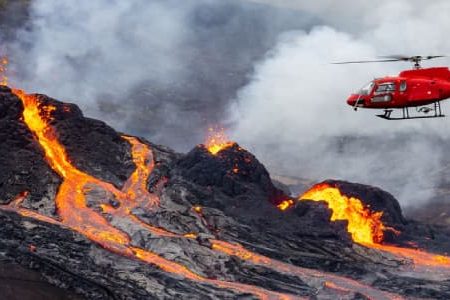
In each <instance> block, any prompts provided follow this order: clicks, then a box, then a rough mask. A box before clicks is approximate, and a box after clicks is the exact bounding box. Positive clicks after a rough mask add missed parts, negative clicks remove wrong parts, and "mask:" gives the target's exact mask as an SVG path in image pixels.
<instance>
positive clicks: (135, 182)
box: [122, 136, 159, 210]
mask: <svg viewBox="0 0 450 300" xmlns="http://www.w3.org/2000/svg"><path fill="white" fill-rule="evenodd" d="M122 138H123V139H125V140H127V141H128V143H130V145H131V153H132V157H133V162H134V164H135V165H136V169H135V171H134V172H133V173H132V174H131V176H130V178H128V180H127V182H125V184H124V186H123V188H122V192H124V193H125V194H126V195H127V196H128V197H127V199H132V200H133V201H132V203H130V201H127V204H128V208H129V209H130V210H131V209H132V208H134V207H137V206H139V207H146V208H150V207H155V206H158V205H159V198H158V197H157V196H156V195H154V194H151V193H149V192H148V189H147V179H148V178H149V176H150V174H151V173H152V171H153V168H154V167H155V163H154V160H153V154H152V151H150V149H149V148H148V146H147V145H145V144H143V143H141V142H139V140H138V139H137V138H135V137H130V136H122Z"/></svg>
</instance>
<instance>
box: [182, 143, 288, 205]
mask: <svg viewBox="0 0 450 300" xmlns="http://www.w3.org/2000/svg"><path fill="white" fill-rule="evenodd" d="M176 167H177V168H179V169H180V170H181V175H182V176H184V177H186V178H189V179H190V180H191V181H192V182H194V183H196V184H198V185H201V186H204V187H208V186H214V187H216V188H219V189H220V191H222V192H223V193H224V194H226V195H227V196H230V197H238V196H242V195H245V194H248V193H253V192H254V190H260V191H261V192H262V197H264V198H266V199H267V200H268V201H269V202H271V203H273V204H274V205H278V204H279V203H280V202H282V201H283V200H286V199H289V198H290V197H289V196H287V195H286V194H285V193H284V192H283V191H281V190H280V189H278V188H276V187H275V186H274V184H273V183H272V180H271V179H270V175H269V172H267V170H266V168H265V167H264V166H263V165H262V164H261V163H260V162H259V161H258V160H257V159H256V157H255V156H254V155H253V154H251V153H250V152H248V151H246V150H245V149H243V148H241V147H240V146H239V145H238V144H236V143H235V144H233V145H232V146H231V147H227V148H225V149H223V150H221V151H220V152H218V153H217V154H216V155H213V154H211V153H210V152H209V151H208V149H206V148H205V146H204V145H199V146H197V147H195V148H194V149H192V150H191V151H190V152H189V153H188V154H186V155H185V156H183V157H182V158H181V159H180V160H179V161H178V162H177V166H176Z"/></svg>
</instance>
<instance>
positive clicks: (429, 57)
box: [423, 55, 447, 59]
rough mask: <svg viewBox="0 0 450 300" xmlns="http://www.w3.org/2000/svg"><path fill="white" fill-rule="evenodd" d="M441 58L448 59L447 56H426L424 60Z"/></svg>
mask: <svg viewBox="0 0 450 300" xmlns="http://www.w3.org/2000/svg"><path fill="white" fill-rule="evenodd" d="M439 57H447V55H429V56H425V57H424V58H423V59H433V58H439Z"/></svg>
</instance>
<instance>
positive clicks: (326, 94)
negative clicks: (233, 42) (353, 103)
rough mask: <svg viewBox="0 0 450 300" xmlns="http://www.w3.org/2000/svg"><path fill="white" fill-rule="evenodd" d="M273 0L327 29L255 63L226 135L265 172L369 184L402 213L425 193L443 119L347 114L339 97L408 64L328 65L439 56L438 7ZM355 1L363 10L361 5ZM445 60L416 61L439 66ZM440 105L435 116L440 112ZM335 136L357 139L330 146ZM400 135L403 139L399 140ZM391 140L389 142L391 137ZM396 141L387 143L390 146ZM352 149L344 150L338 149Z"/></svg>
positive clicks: (286, 41) (444, 20) (445, 45)
mask: <svg viewBox="0 0 450 300" xmlns="http://www.w3.org/2000/svg"><path fill="white" fill-rule="evenodd" d="M303 2H304V1H281V2H280V4H282V5H288V6H290V7H295V8H298V9H306V10H309V11H312V12H314V13H316V14H317V15H318V16H319V17H320V18H321V19H322V20H329V25H328V26H319V27H315V28H314V29H313V30H311V31H308V32H304V31H296V32H290V33H288V34H285V35H284V37H283V38H282V39H280V42H279V45H278V47H277V48H276V49H274V50H273V51H272V52H271V53H269V54H268V55H267V58H266V59H265V60H264V61H263V62H261V63H260V64H259V65H258V66H257V68H256V71H255V73H254V76H253V81H252V83H251V84H250V85H248V86H247V87H245V88H244V89H242V90H241V91H240V93H239V96H238V99H237V101H236V103H235V105H233V106H232V108H231V109H230V111H231V113H230V115H231V120H232V122H233V123H234V124H235V126H234V128H233V138H234V139H236V140H238V141H239V142H240V143H241V144H243V145H244V146H246V147H247V148H249V149H251V150H252V151H254V152H255V153H256V155H257V156H258V157H260V158H261V159H262V160H263V162H265V163H266V164H267V165H269V166H270V169H271V170H272V171H273V172H275V173H281V174H286V173H288V174H290V175H296V176H300V177H306V178H311V179H315V180H322V179H326V178H340V179H345V180H351V181H358V182H362V183H367V184H372V185H379V186H381V187H382V188H384V189H386V190H388V191H390V192H392V193H393V194H394V195H395V196H397V197H398V198H399V200H400V202H401V203H402V205H403V206H408V205H409V206H411V205H418V204H421V203H423V202H425V201H427V200H428V199H429V198H430V197H432V196H433V193H434V188H435V187H436V185H437V184H438V180H437V179H436V178H435V177H434V176H431V174H432V173H434V171H435V170H436V169H438V168H439V166H440V164H441V161H442V155H443V153H442V152H441V151H442V150H441V148H439V147H436V139H435V138H424V137H427V136H437V137H439V136H445V137H448V134H447V133H445V131H443V128H446V127H447V126H448V125H450V120H449V119H434V120H414V121H402V122H388V121H385V120H382V119H379V118H376V117H374V114H375V113H376V112H375V111H371V110H367V111H364V110H360V111H358V113H355V112H354V111H353V110H352V109H351V107H349V106H348V105H347V104H346V103H345V100H346V98H347V97H348V95H349V94H350V93H351V92H352V91H354V90H356V89H357V88H359V87H361V86H362V85H363V84H365V83H366V82H368V81H370V80H372V79H373V78H374V77H381V76H385V75H396V74H397V73H398V72H399V71H401V70H402V69H407V68H410V65H409V64H405V63H394V64H363V65H332V64H330V62H334V61H347V60H360V59H374V58H376V57H377V56H379V55H389V54H410V55H416V54H418V55H423V54H424V55H428V54H430V55H435V54H449V53H450V40H449V39H447V38H446V36H447V32H448V30H449V29H450V19H449V18H448V16H447V15H446V13H445V12H448V11H450V2H448V1H433V3H430V2H426V1H402V0H395V1H378V2H376V3H375V2H370V4H369V2H362V1H339V2H337V1H333V3H334V4H332V3H331V2H330V1H314V2H312V1H310V2H307V3H303ZM362 3H364V4H362ZM448 63H449V60H446V59H444V60H440V61H433V62H425V63H424V65H426V66H433V65H446V64H448ZM449 109H450V107H449V106H448V105H444V110H447V111H448V110H449ZM339 136H356V137H358V136H359V137H361V138H360V139H363V140H367V138H369V142H366V143H360V142H358V141H357V140H356V141H353V142H351V143H350V142H349V143H348V144H347V146H346V145H345V142H343V143H344V146H343V147H344V149H345V151H343V150H342V149H338V146H336V145H337V144H338V143H337V142H336V141H338V140H339V138H338V137H339ZM405 136H407V138H405ZM397 137H398V138H397ZM370 139H373V140H374V141H376V142H372V143H371V142H370ZM396 139H397V142H396ZM349 145H355V147H357V148H354V149H348V148H349V147H350V146H349Z"/></svg>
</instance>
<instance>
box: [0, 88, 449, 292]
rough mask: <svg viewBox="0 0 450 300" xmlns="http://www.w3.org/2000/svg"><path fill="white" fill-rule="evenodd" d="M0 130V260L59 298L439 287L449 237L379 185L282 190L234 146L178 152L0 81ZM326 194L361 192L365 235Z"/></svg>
mask: <svg viewBox="0 0 450 300" xmlns="http://www.w3.org/2000/svg"><path fill="white" fill-rule="evenodd" d="M0 140H1V144H0V165H1V168H2V172H1V173H0V204H1V206H0V219H1V222H2V230H1V231H0V264H1V265H7V266H8V268H11V269H14V266H16V268H17V270H19V269H20V270H24V268H25V270H29V271H30V274H31V273H32V274H34V275H35V274H36V273H37V274H39V276H40V280H41V281H42V282H48V283H49V284H52V285H54V286H56V287H57V288H62V289H65V290H67V292H68V293H70V294H71V295H72V294H73V295H74V294H78V295H79V297H84V298H86V299H153V298H155V299H174V298H175V299H176V298H180V299H181V298H183V299H184V298H192V299H235V298H239V297H246V298H259V299H298V298H319V299H336V298H339V299H401V298H402V297H405V298H408V297H411V296H414V297H431V298H441V299H448V298H449V297H450V281H449V278H450V260H449V259H448V258H447V257H446V256H445V253H446V252H448V251H450V249H449V248H450V246H449V245H448V243H447V242H446V241H448V239H449V237H450V234H449V233H448V232H446V231H445V229H444V228H441V227H437V226H427V225H424V224H420V223H417V222H410V221H407V220H405V219H404V218H403V216H402V213H401V211H400V207H399V206H398V203H397V201H396V200H395V199H394V198H393V197H392V196H391V195H389V194H388V193H386V192H384V191H382V190H380V189H377V188H374V187H370V186H363V185H358V184H352V183H346V182H341V181H327V182H325V183H322V184H321V185H318V186H315V187H312V189H311V190H310V191H309V194H308V193H307V194H305V195H304V197H298V199H297V197H295V198H292V197H290V196H289V195H287V194H285V193H284V192H283V191H281V190H279V189H278V188H276V187H275V185H274V184H273V183H272V181H271V179H270V176H269V173H268V172H267V170H266V169H265V168H264V166H263V165H261V164H260V163H259V162H258V160H257V159H256V158H255V157H254V156H253V155H252V154H251V153H249V152H248V151H246V150H245V149H242V148H241V147H240V146H239V145H237V144H235V143H232V142H226V143H224V144H223V147H219V149H215V150H214V151H210V150H209V149H208V146H204V145H198V146H196V147H194V149H192V151H190V152H189V153H187V154H178V153H175V152H174V151H172V150H170V149H168V148H166V147H164V146H159V145H154V144H152V143H150V142H148V141H146V140H145V139H142V138H137V137H132V136H128V135H124V134H120V133H117V132H116V131H114V130H113V129H112V128H111V127H109V126H108V125H106V124H105V123H103V122H101V121H98V120H93V119H89V118H86V117H84V116H83V114H82V112H81V111H80V110H79V109H78V107H77V106H76V105H74V104H68V103H62V102H59V101H57V100H54V99H51V98H49V97H47V96H45V95H28V94H26V93H25V92H23V91H20V90H11V89H9V88H7V87H0ZM336 190H338V191H339V193H337V192H336ZM331 191H333V192H331ZM340 192H342V194H341V193H340ZM317 197H318V198H317ZM330 197H331V198H330ZM336 197H337V198H338V200H339V201H341V202H342V201H343V203H344V204H345V203H347V204H348V203H351V204H352V205H353V204H354V203H355V201H347V200H348V199H357V200H358V199H360V200H358V201H360V204H361V207H362V208H360V209H358V208H356V212H355V214H356V215H357V218H361V216H362V218H363V219H364V222H363V223H364V224H365V223H367V220H368V219H371V218H372V217H374V218H375V219H376V220H377V221H376V222H379V223H371V222H372V221H370V222H369V225H370V224H378V226H372V225H370V226H369V235H371V236H372V239H369V240H363V241H360V240H358V239H357V238H355V234H354V231H352V230H350V228H351V226H350V224H353V223H352V222H353V221H352V220H353V219H352V218H350V217H348V216H344V217H335V214H336V211H337V210H336V206H335V205H334V204H333V202H332V201H334V200H335V199H336ZM346 199H347V200H346ZM322 200H323V201H322ZM339 203H340V202H339ZM369 205H370V207H368V206H369ZM351 208H353V209H354V207H353V206H352V207H351ZM349 209H350V208H347V210H349ZM372 209H373V212H372V211H371V210H372ZM361 212H362V213H361ZM331 220H333V221H331ZM380 232H381V233H380ZM387 243H390V244H389V245H388V244H387ZM412 245H415V246H412ZM413 247H420V248H422V249H423V250H420V251H419V250H416V249H413ZM402 251H403V252H402ZM425 251H429V252H430V253H427V252H425ZM22 272H23V271H22ZM24 278H25V277H24ZM16 279H17V278H16ZM7 280H9V281H8V286H9V288H10V289H14V288H17V289H19V288H23V282H22V285H21V284H17V285H13V284H11V278H6V279H5V278H3V277H0V281H5V282H6V281H7ZM24 280H25V279H24ZM16 282H19V283H20V278H19V280H16ZM57 291H58V293H60V290H57ZM55 293H56V292H55ZM56 297H57V296H56V295H55V299H56ZM33 299H34V300H36V299H38V298H36V297H34V298H33ZM46 299H49V296H48V294H47V295H46Z"/></svg>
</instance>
